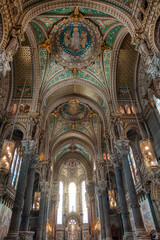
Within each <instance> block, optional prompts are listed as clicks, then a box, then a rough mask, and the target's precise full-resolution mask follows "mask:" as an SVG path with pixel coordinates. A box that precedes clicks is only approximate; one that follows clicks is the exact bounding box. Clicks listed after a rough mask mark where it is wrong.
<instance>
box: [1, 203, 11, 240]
mask: <svg viewBox="0 0 160 240" xmlns="http://www.w3.org/2000/svg"><path fill="white" fill-rule="evenodd" d="M11 214H12V211H11V209H10V208H8V207H6V206H5V205H4V204H3V203H2V202H0V240H3V239H4V237H5V236H6V235H7V233H8V229H9V224H10V220H11Z"/></svg>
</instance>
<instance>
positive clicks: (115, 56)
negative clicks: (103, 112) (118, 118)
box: [110, 28, 128, 112]
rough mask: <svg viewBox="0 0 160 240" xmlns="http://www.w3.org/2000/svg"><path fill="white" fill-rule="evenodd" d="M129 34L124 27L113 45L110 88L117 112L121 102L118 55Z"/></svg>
mask: <svg viewBox="0 0 160 240" xmlns="http://www.w3.org/2000/svg"><path fill="white" fill-rule="evenodd" d="M127 34H128V31H127V29H126V28H122V29H121V30H120V31H119V32H118V34H117V37H116V40H115V42H114V45H113V50H112V55H111V63H110V64H111V67H110V69H112V71H111V74H110V89H111V93H112V104H113V109H114V111H115V112H119V104H118V99H117V64H118V57H119V51H120V48H121V44H122V42H123V40H124V38H125V36H126V35H127Z"/></svg>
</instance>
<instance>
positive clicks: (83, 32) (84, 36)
mask: <svg viewBox="0 0 160 240" xmlns="http://www.w3.org/2000/svg"><path fill="white" fill-rule="evenodd" d="M81 35H82V39H81V46H82V48H85V46H86V43H87V33H86V32H85V31H82V32H81Z"/></svg>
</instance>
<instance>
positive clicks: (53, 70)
mask: <svg viewBox="0 0 160 240" xmlns="http://www.w3.org/2000/svg"><path fill="white" fill-rule="evenodd" d="M63 69H64V68H63V67H62V66H61V65H60V64H58V63H57V62H56V61H55V60H54V59H50V63H49V66H48V69H47V73H46V81H45V83H44V84H46V82H47V81H49V79H51V78H54V75H55V74H57V73H58V72H60V71H62V70H63Z"/></svg>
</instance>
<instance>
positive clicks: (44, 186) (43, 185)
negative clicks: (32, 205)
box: [40, 182, 49, 192]
mask: <svg viewBox="0 0 160 240" xmlns="http://www.w3.org/2000/svg"><path fill="white" fill-rule="evenodd" d="M48 185H49V184H48V182H40V189H41V192H48Z"/></svg>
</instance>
